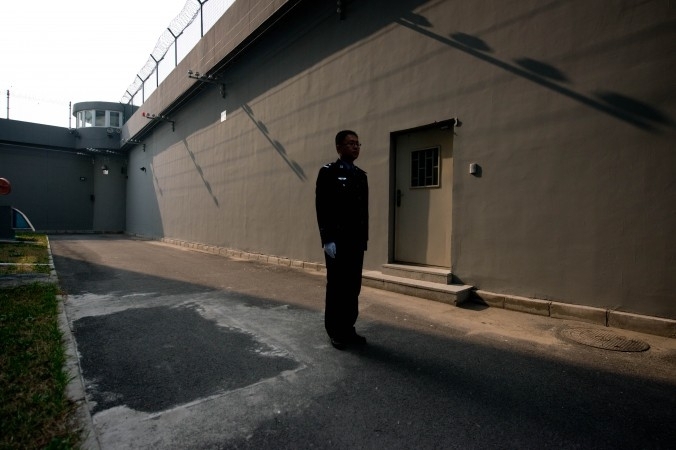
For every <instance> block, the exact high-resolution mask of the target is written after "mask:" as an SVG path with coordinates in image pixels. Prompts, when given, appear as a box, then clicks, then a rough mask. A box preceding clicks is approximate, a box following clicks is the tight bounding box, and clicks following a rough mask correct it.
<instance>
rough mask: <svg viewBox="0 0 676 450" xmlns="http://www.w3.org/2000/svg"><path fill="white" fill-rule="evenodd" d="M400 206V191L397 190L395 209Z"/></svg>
mask: <svg viewBox="0 0 676 450" xmlns="http://www.w3.org/2000/svg"><path fill="white" fill-rule="evenodd" d="M400 206H401V189H397V207H400Z"/></svg>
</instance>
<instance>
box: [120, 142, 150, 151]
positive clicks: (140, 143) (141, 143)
mask: <svg viewBox="0 0 676 450" xmlns="http://www.w3.org/2000/svg"><path fill="white" fill-rule="evenodd" d="M125 142H127V143H129V144H134V145H143V151H144V152H145V151H146V144H144V143H143V142H141V141H139V140H138V139H129V140H128V141H125V140H124V139H122V143H123V144H124V143H125Z"/></svg>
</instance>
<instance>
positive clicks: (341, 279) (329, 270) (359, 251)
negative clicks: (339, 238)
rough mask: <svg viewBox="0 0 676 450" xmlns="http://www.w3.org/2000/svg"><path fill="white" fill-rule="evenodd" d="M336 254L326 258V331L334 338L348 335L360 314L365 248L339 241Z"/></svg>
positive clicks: (325, 256) (350, 333)
mask: <svg viewBox="0 0 676 450" xmlns="http://www.w3.org/2000/svg"><path fill="white" fill-rule="evenodd" d="M336 247H337V249H338V250H337V252H336V257H335V258H331V257H330V256H328V255H326V254H324V258H325V259H326V312H325V314H324V325H325V326H326V332H327V333H328V335H329V336H331V337H332V338H334V339H338V340H340V339H341V338H343V339H344V338H349V337H350V335H352V334H354V324H355V322H356V321H357V317H358V316H359V293H360V292H361V271H362V268H363V265H364V248H363V247H362V246H354V245H349V244H345V243H338V244H336Z"/></svg>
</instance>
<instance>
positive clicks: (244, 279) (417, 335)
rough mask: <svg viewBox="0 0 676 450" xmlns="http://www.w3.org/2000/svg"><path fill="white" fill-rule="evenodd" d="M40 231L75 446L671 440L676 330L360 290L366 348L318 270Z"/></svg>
mask: <svg viewBox="0 0 676 450" xmlns="http://www.w3.org/2000/svg"><path fill="white" fill-rule="evenodd" d="M50 246H51V251H52V255H53V261H54V265H55V267H56V272H57V274H58V280H59V283H60V285H61V287H62V289H63V291H64V302H63V313H64V314H63V315H62V318H63V327H64V329H65V330H66V331H67V333H66V334H67V337H68V339H69V342H70V344H71V346H70V349H71V359H70V360H71V363H72V364H71V367H70V368H71V371H72V374H73V377H74V378H73V382H72V383H71V386H70V388H69V395H71V397H73V398H74V399H76V400H77V401H78V402H79V403H80V404H81V409H80V411H81V416H80V421H81V422H82V426H83V427H84V430H85V433H86V439H85V441H84V448H88V449H89V448H92V449H104V450H112V449H147V448H152V449H230V448H256V449H258V448H265V449H267V448H270V449H304V448H318V449H352V448H359V449H371V448H378V449H383V448H397V449H398V448H406V449H409V448H411V449H412V448H415V449H432V448H434V449H445V448H448V449H454V448H458V449H459V448H462V449H485V448H490V449H493V448H498V449H500V448H505V449H516V448H518V449H529V448H533V449H536V448H537V449H541V448H565V449H570V448H593V449H596V448H598V449H623V448H627V449H637V448H646V449H660V448H665V449H666V448H673V447H674V442H676V427H675V426H674V424H676V339H669V338H665V337H660V336H653V335H647V334H641V333H635V332H629V331H622V330H614V331H612V335H613V336H614V337H616V338H619V339H620V341H622V342H624V343H627V342H629V343H637V344H640V345H637V346H631V345H630V346H622V351H616V350H609V349H606V348H599V347H604V345H600V346H593V345H594V341H593V340H592V341H591V342H584V343H580V342H582V341H584V340H580V339H576V337H580V336H583V337H584V336H587V337H588V336H590V335H592V336H596V337H597V338H598V339H597V341H599V343H600V344H603V342H600V341H602V339H601V337H603V336H606V334H604V333H608V332H609V331H610V330H608V329H605V328H604V327H600V326H597V325H591V324H584V323H581V322H575V321H568V320H558V319H552V318H548V317H541V316H533V315H527V314H523V313H517V312H513V311H508V310H504V309H493V308H487V307H484V306H481V305H475V304H468V305H465V306H463V307H456V306H451V305H446V304H443V303H437V302H433V301H429V300H423V299H419V298H415V297H409V296H405V295H400V294H395V293H391V292H386V291H381V290H377V289H372V288H366V287H365V288H363V290H362V295H361V298H360V305H361V308H360V310H361V313H360V317H359V320H358V323H357V330H358V332H359V333H360V334H362V335H364V336H365V337H366V338H367V339H368V345H367V346H366V347H365V348H361V349H348V350H345V351H339V350H336V349H334V348H333V347H331V345H330V342H329V340H328V338H327V337H326V334H325V332H324V327H323V298H324V282H325V281H324V275H323V274H322V273H321V272H316V271H309V270H302V269H298V268H293V267H287V266H282V265H278V264H265V263H261V262H257V261H251V260H242V259H236V258H229V257H224V256H219V255H215V254H211V253H205V252H200V251H195V250H191V249H186V248H183V247H177V246H172V245H167V244H164V243H161V242H158V241H153V240H144V239H137V238H131V237H129V236H121V235H53V236H50ZM320 250H321V249H320ZM318 256H321V255H318ZM606 347H607V346H606Z"/></svg>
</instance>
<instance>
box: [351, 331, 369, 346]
mask: <svg viewBox="0 0 676 450" xmlns="http://www.w3.org/2000/svg"><path fill="white" fill-rule="evenodd" d="M349 342H350V344H352V345H356V346H359V347H361V346H364V345H366V338H365V337H364V336H360V335H358V334H357V333H354V334H353V335H352V336H350V340H349Z"/></svg>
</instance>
